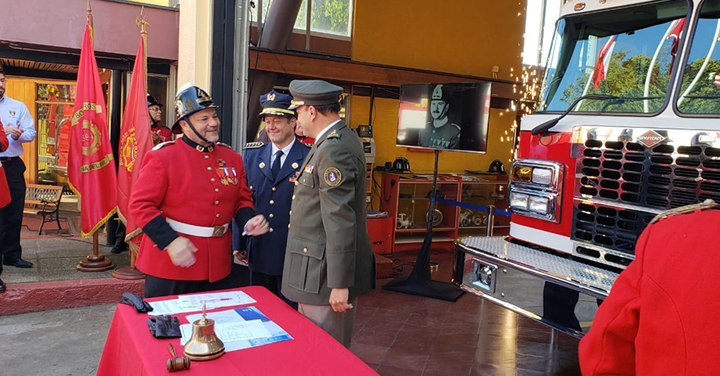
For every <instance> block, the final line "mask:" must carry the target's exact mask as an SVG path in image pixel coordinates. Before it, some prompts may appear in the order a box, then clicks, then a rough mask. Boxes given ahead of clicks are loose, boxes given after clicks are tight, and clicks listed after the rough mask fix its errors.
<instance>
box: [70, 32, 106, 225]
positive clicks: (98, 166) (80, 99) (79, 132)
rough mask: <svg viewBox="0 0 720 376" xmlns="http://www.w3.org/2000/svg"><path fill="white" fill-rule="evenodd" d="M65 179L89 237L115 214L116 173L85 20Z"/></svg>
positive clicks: (98, 80)
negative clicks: (77, 199)
mask: <svg viewBox="0 0 720 376" xmlns="http://www.w3.org/2000/svg"><path fill="white" fill-rule="evenodd" d="M68 180H69V183H70V188H71V189H72V190H73V191H74V192H75V194H77V195H78V196H79V197H80V218H81V228H82V235H83V236H91V235H92V234H93V233H95V232H96V231H97V230H98V229H99V228H100V227H101V226H102V225H103V224H105V222H106V221H107V220H108V218H109V217H110V216H112V215H113V214H115V210H116V207H117V173H116V170H115V161H114V158H113V152H112V148H111V146H110V140H109V138H108V124H107V113H106V109H105V99H104V97H103V91H102V84H101V82H100V74H99V72H98V67H97V61H96V60H95V51H93V42H92V27H91V26H90V22H89V20H88V23H86V24H85V36H84V37H83V44H82V49H81V51H80V66H79V68H78V78H77V94H76V97H75V105H74V107H73V116H72V130H71V133H70V152H69V155H68Z"/></svg>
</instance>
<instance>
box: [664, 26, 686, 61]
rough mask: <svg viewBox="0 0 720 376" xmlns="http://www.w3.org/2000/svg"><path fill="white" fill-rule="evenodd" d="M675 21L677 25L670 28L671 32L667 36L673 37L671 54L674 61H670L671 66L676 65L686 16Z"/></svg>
mask: <svg viewBox="0 0 720 376" xmlns="http://www.w3.org/2000/svg"><path fill="white" fill-rule="evenodd" d="M673 22H674V23H675V26H673V28H672V30H670V34H669V35H668V37H667V39H672V47H671V48H670V55H672V61H671V62H670V67H671V68H672V67H673V66H675V56H676V55H677V50H678V47H679V46H680V36H681V35H682V31H683V29H684V28H685V17H683V18H681V19H679V20H675V21H673Z"/></svg>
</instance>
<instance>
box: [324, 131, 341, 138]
mask: <svg viewBox="0 0 720 376" xmlns="http://www.w3.org/2000/svg"><path fill="white" fill-rule="evenodd" d="M327 138H340V133H338V132H337V131H336V130H333V131H332V132H330V134H328V135H327Z"/></svg>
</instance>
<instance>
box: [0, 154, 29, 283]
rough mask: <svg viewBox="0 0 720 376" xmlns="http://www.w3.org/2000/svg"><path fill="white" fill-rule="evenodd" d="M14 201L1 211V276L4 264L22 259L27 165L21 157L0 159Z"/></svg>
mask: <svg viewBox="0 0 720 376" xmlns="http://www.w3.org/2000/svg"><path fill="white" fill-rule="evenodd" d="M0 161H2V166H3V170H5V176H6V177H7V182H8V187H9V188H10V197H11V198H12V201H11V202H10V203H9V204H7V206H5V207H4V208H2V209H0V258H1V259H2V262H0V274H2V270H3V269H2V264H13V263H15V262H16V261H17V260H19V259H20V258H21V257H22V247H21V246H20V228H21V227H22V219H23V207H24V206H25V177H24V173H25V163H23V161H22V159H20V157H14V158H6V157H0Z"/></svg>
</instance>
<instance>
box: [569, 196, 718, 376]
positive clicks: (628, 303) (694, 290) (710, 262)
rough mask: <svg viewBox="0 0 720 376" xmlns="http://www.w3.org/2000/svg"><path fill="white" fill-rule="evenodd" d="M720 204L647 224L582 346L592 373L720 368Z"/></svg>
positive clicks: (710, 371) (583, 364)
mask: <svg viewBox="0 0 720 376" xmlns="http://www.w3.org/2000/svg"><path fill="white" fill-rule="evenodd" d="M718 228H720V211H719V210H706V211H699V212H695V213H692V214H683V215H675V216H672V217H669V218H667V219H663V220H661V221H660V222H658V223H655V224H652V225H650V226H648V227H647V228H646V229H645V231H644V232H643V234H642V235H641V236H640V239H639V241H638V243H637V247H636V258H635V261H633V262H632V263H631V264H630V266H628V268H627V269H626V270H624V271H623V272H622V273H620V276H619V277H618V279H617V280H616V281H615V284H614V285H613V287H612V290H611V292H610V295H609V296H608V298H607V300H605V302H603V303H602V304H601V305H600V308H599V309H598V312H597V314H596V315H595V320H594V321H593V325H592V327H591V328H590V331H589V332H588V334H587V335H586V336H585V337H584V338H583V339H582V341H581V342H580V347H579V356H580V368H581V370H582V374H583V375H585V376H591V375H616V376H617V375H672V376H681V375H692V376H699V375H717V374H718V373H719V372H720V357H718V354H717V352H718V350H717V346H716V344H717V341H718V338H720V325H718V321H720V274H718V271H720V243H719V242H717V239H716V238H715V237H716V233H717V231H718Z"/></svg>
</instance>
